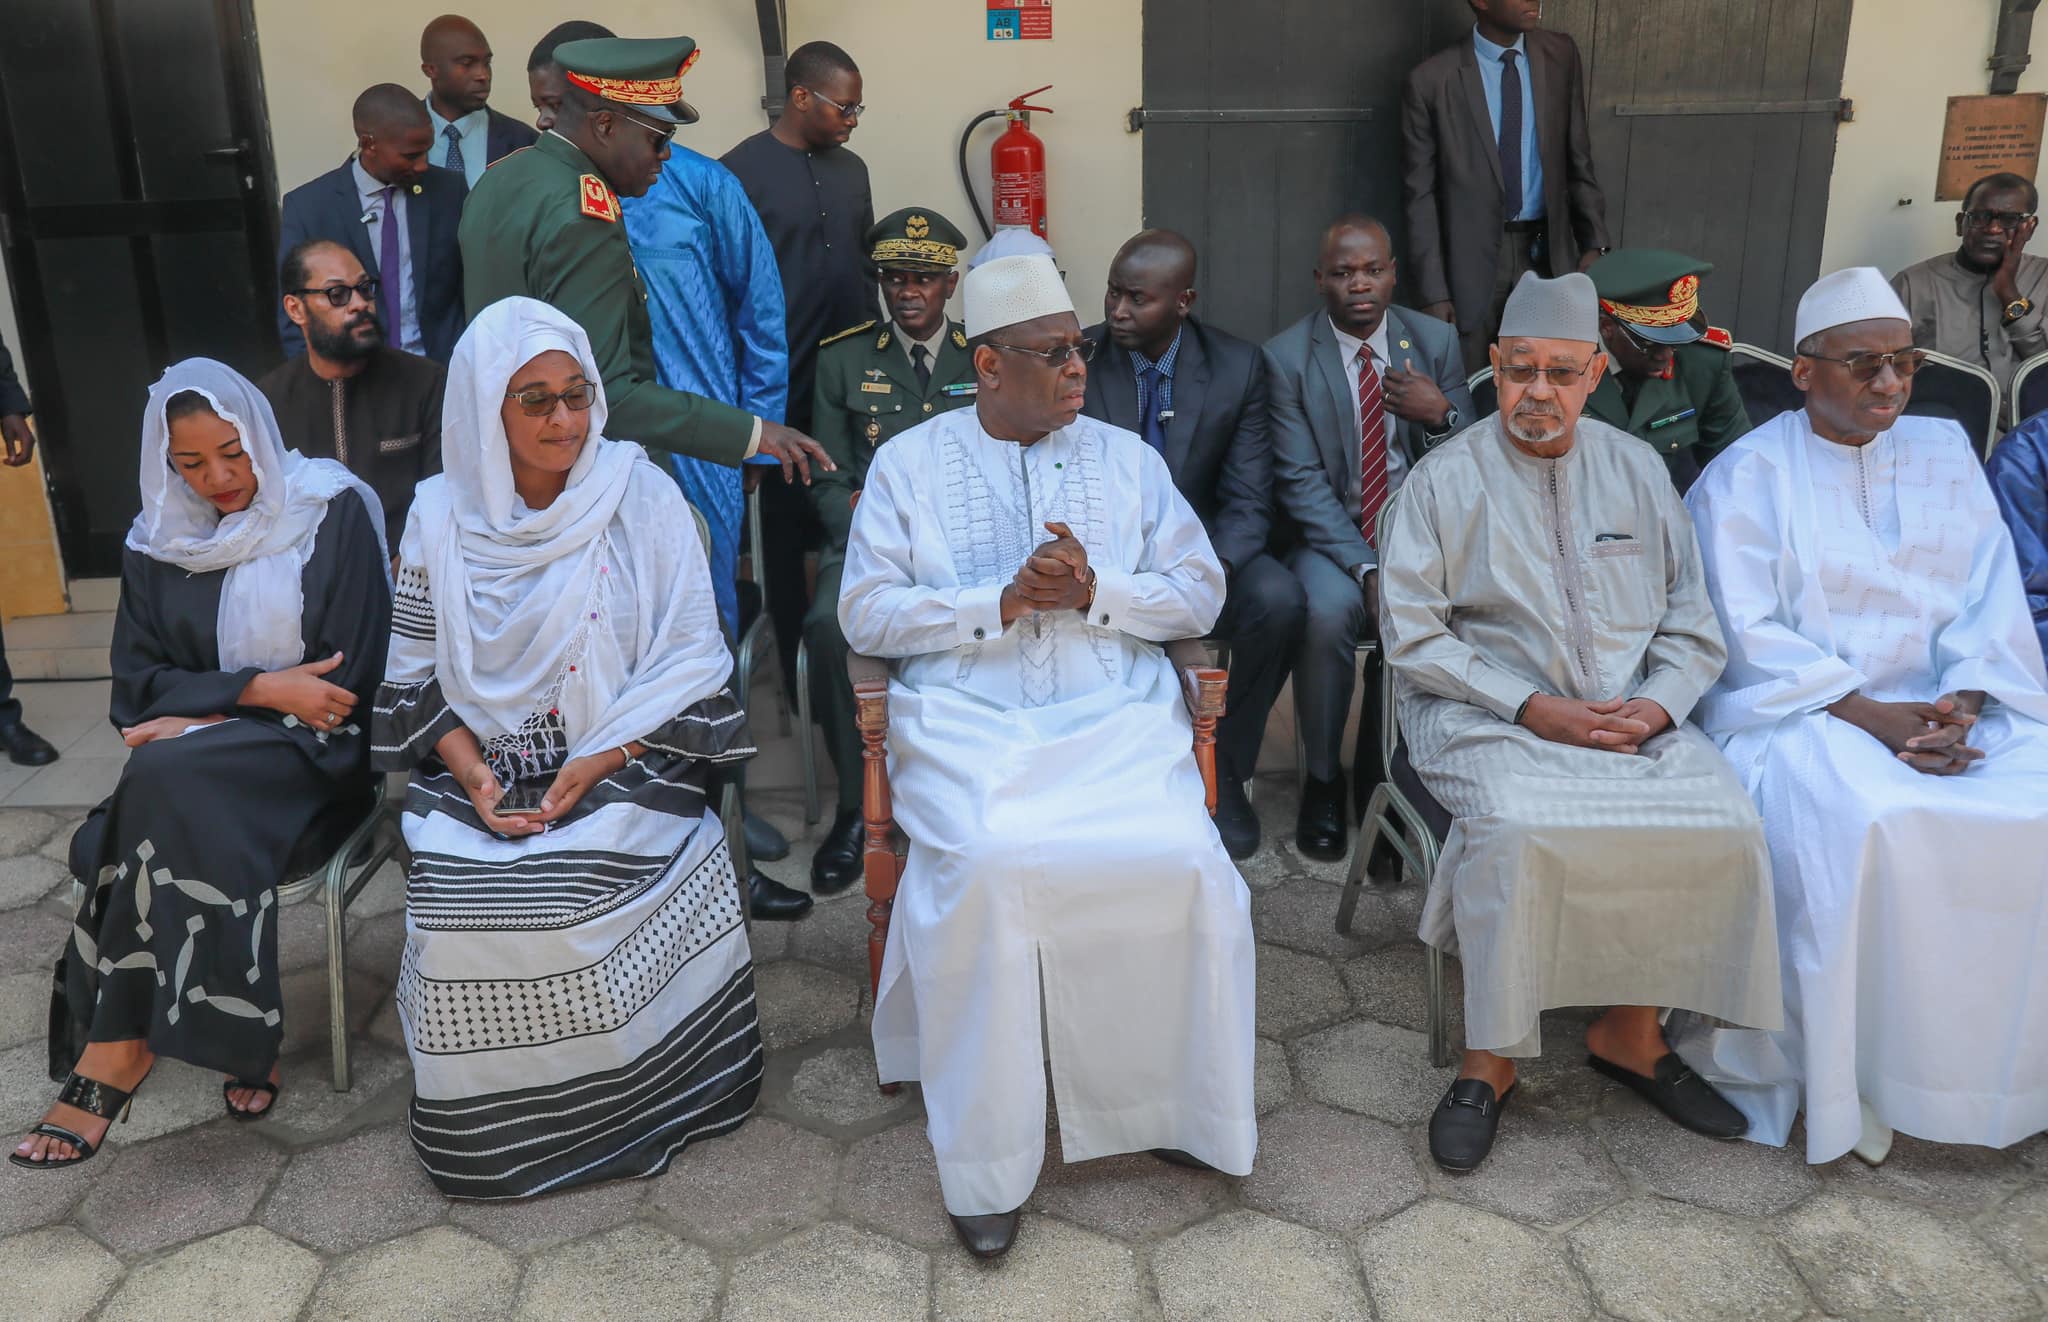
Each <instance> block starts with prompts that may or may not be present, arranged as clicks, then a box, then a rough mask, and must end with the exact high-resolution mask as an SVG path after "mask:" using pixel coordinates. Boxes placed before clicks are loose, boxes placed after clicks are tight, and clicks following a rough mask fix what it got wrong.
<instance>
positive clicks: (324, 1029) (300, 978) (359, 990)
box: [278, 956, 391, 1056]
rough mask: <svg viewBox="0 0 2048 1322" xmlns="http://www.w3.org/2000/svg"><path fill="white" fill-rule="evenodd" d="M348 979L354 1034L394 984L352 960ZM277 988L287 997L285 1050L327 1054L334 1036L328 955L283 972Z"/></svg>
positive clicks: (349, 1005)
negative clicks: (308, 965) (306, 966)
mask: <svg viewBox="0 0 2048 1322" xmlns="http://www.w3.org/2000/svg"><path fill="white" fill-rule="evenodd" d="M347 983H348V1028H349V1032H350V1034H351V1035H360V1034H361V1033H362V1031H363V1030H364V1029H365V1028H367V1027H368V1026H369V1023H370V1016H371V1015H373V1014H375V1013H376V1012H377V1006H378V1005H379V1004H380V1003H381V1002H382V1001H383V999H384V994H385V993H386V992H388V991H390V990H391V988H390V987H389V986H387V985H385V983H384V982H382V981H380V980H379V979H378V978H377V977H375V976H374V975H372V974H371V973H370V972H369V971H368V970H366V969H362V968H358V967H357V966H356V965H355V964H353V963H351V964H350V965H349V967H348V976H347ZM278 991H279V994H280V995H282V996H283V998H284V1042H283V1043H282V1046H281V1051H282V1054H284V1055H287V1056H295V1055H297V1054H298V1053H300V1052H302V1051H315V1050H317V1051H319V1052H320V1053H321V1054H322V1055H325V1054H326V1052H327V1050H328V1047H329V1044H330V1043H331V1042H332V1040H333V1030H332V1029H331V1028H330V1027H329V1024H330V1022H331V1020H330V1019H329V1009H328V996H327V963H326V958H325V956H323V957H322V958H321V962H320V964H319V965H318V966H317V967H314V968H310V969H300V970H299V971H298V972H296V973H287V974H285V975H283V976H282V977H281V978H279V979H278Z"/></svg>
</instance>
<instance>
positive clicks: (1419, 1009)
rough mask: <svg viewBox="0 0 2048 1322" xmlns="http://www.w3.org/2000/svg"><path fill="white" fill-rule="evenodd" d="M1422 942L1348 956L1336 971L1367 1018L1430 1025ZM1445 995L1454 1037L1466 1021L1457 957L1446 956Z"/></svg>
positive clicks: (1416, 1026) (1401, 1024) (1426, 962)
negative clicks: (1354, 956)
mask: <svg viewBox="0 0 2048 1322" xmlns="http://www.w3.org/2000/svg"><path fill="white" fill-rule="evenodd" d="M1427 953H1428V952H1426V951H1425V950H1424V949H1423V946H1422V943H1421V942H1420V941H1410V942H1406V943H1403V944H1400V945H1393V946H1388V947H1386V948H1385V949H1382V950H1374V951H1371V952H1369V953H1367V954H1363V955H1360V956H1359V957H1358V958H1356V959H1350V960H1346V961H1345V962H1344V966H1343V967H1342V968H1341V969H1339V970H1338V972H1339V973H1340V974H1342V975H1343V978H1344V986H1345V989H1346V990H1348V991H1349V992H1350V993H1351V1003H1352V1005H1353V1006H1354V1007H1355V1008H1356V1009H1357V1010H1358V1012H1359V1013H1360V1014H1361V1015H1363V1016H1365V1017H1366V1018H1367V1019H1374V1020H1378V1021H1379V1022H1380V1023H1383V1024H1392V1025H1394V1026H1395V1027H1397V1028H1412V1029H1414V1030H1415V1031H1416V1032H1418V1033H1422V1032H1427V1031H1428V1029H1429V990H1428V973H1429V960H1428V958H1427ZM1444 999H1445V1004H1446V1010H1447V1014H1448V1017H1449V1019H1450V1023H1451V1035H1452V1037H1453V1038H1456V1037H1457V1036H1458V1035H1459V1034H1460V1033H1461V1032H1462V1031H1463V1029H1464V1024H1465V979H1464V976H1463V975H1462V974H1461V973H1460V972H1459V969H1458V961H1457V960H1455V959H1451V960H1446V961H1444Z"/></svg>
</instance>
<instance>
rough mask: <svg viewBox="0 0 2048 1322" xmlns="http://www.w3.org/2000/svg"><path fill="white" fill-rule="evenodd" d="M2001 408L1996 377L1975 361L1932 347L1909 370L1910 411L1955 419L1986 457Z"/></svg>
mask: <svg viewBox="0 0 2048 1322" xmlns="http://www.w3.org/2000/svg"><path fill="white" fill-rule="evenodd" d="M2001 408H2002V404H2001V394H2000V391H1999V389H1998V378H1997V377H1995V376H1993V375H1991V373H1989V372H1987V371H1986V370H1984V369H1983V368H1981V367H1979V366H1977V364H1975V363H1966V362H1964V361H1963V360H1962V359H1960V358H1951V357H1949V356H1948V355H1947V354H1945V353H1936V352H1934V350H1932V349H1929V350H1928V351H1927V361H1926V363H1925V364H1923V365H1922V366H1921V368H1920V370H1919V371H1918V372H1916V373H1914V374H1913V397H1912V398H1911V399H1909V400H1907V401H1906V412H1907V413H1908V414H1910V415H1913V416H1916V417H1925V418H1947V419H1949V420H1950V421H1951V422H1955V423H1959V424H1960V425H1961V426H1962V429H1963V430H1964V431H1966V432H1968V433H1969V435H1970V439H1971V441H1972V442H1973V443H1974V444H1975V445H1976V446H1977V449H1978V451H1979V452H1980V453H1982V454H1983V455H1985V456H1986V457H1987V458H1988V457H1989V456H1990V454H1991V447H1992V446H1993V445H1995V444H1996V443H1997V441H1998V431H1999V427H1998V423H1999V419H2000V418H2001V417H2003V416H2004V415H2003V413H2002V412H2001Z"/></svg>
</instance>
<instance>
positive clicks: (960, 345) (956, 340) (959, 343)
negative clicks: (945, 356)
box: [953, 326, 967, 349]
mask: <svg viewBox="0 0 2048 1322" xmlns="http://www.w3.org/2000/svg"><path fill="white" fill-rule="evenodd" d="M953 347H954V348H955V349H965V348H966V347H967V332H966V331H964V330H961V329H960V328H959V327H958V326H955V327H954V328H953Z"/></svg>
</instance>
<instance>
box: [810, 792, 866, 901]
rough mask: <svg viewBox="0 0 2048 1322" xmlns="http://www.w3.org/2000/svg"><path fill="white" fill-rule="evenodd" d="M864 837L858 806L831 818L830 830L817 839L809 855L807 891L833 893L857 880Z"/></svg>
mask: <svg viewBox="0 0 2048 1322" xmlns="http://www.w3.org/2000/svg"><path fill="white" fill-rule="evenodd" d="M865 837H866V830H865V823H863V822H862V821H861V816H860V809H858V808H853V809H849V810H848V811H846V812H842V813H840V814H839V815H838V816H837V817H834V818H833V819H832V829H831V830H829V831H827V832H825V838H824V839H823V840H820V841H819V842H818V852H817V853H815V854H812V855H811V893H812V894H813V895H837V894H838V893H839V892H841V891H843V890H845V889H846V888H847V887H848V886H851V885H853V883H854V882H856V881H858V880H859V879H860V872H861V867H860V864H861V858H860V851H861V845H862V844H863V843H864V840H865Z"/></svg>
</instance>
